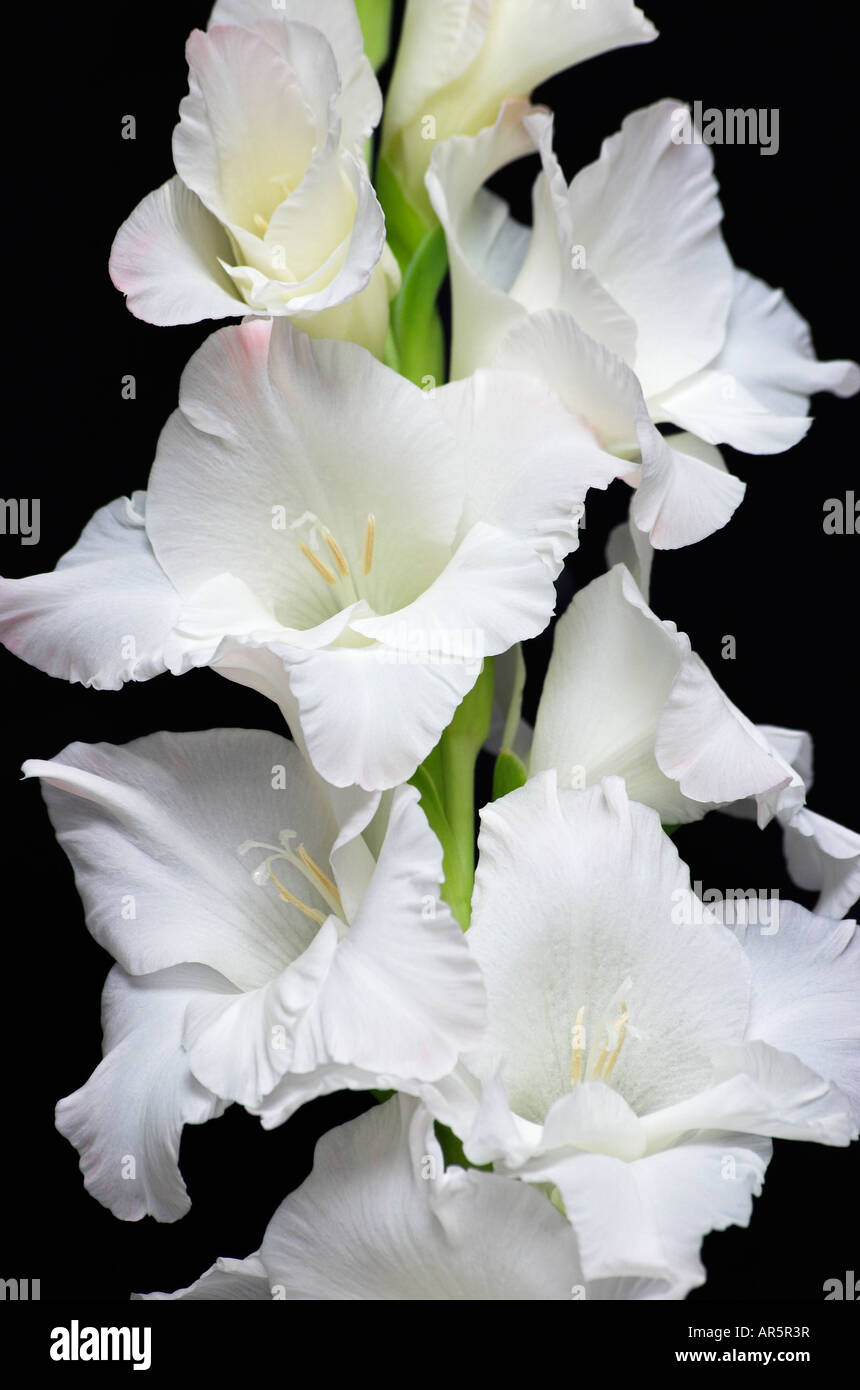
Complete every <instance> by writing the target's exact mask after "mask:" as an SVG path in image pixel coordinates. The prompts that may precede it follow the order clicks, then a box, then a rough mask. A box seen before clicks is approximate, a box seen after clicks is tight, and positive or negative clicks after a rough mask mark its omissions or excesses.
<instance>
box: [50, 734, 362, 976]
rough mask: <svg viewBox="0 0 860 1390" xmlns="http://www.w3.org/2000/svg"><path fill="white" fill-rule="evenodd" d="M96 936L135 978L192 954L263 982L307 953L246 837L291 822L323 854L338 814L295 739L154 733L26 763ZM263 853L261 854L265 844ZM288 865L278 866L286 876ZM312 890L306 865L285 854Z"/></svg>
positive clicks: (293, 885) (298, 923)
mask: <svg viewBox="0 0 860 1390" xmlns="http://www.w3.org/2000/svg"><path fill="white" fill-rule="evenodd" d="M24 772H25V774H26V775H27V776H31V777H32V776H38V777H41V779H42V784H43V790H44V795H45V800H46V802H47V805H48V810H49V813H50V815H51V819H52V822H53V825H54V829H55V831H56V833H57V838H58V840H59V842H60V844H61V845H62V847H63V849H64V850H65V851H66V853H67V854H68V856H69V858H70V859H71V861H72V864H73V867H74V869H75V875H76V883H77V888H78V891H79V893H80V894H81V897H82V899H83V902H84V907H85V910H86V913H87V925H88V926H89V929H90V931H91V932H92V934H93V936H94V937H95V938H96V940H97V941H98V942H99V943H100V944H101V945H103V946H104V947H105V949H106V950H109V951H110V952H111V954H112V955H113V956H115V957H116V959H117V960H118V961H120V963H121V964H122V965H123V966H124V967H125V968H126V969H127V970H129V971H131V972H132V973H134V974H144V973H147V972H150V971H155V970H160V969H162V968H163V967H165V966H170V965H175V964H178V963H180V962H183V961H196V962H200V963H202V964H204V965H209V966H211V967H212V968H213V969H215V970H218V971H219V972H220V973H221V974H222V975H224V976H225V977H226V978H227V979H228V980H230V981H231V982H232V983H233V985H234V986H235V987H236V988H239V989H254V988H258V987H260V986H262V985H264V984H266V983H268V982H269V981H270V980H272V979H273V978H275V977H276V976H277V975H279V974H280V972H281V970H283V969H284V968H285V967H286V966H287V965H288V964H289V963H290V962H291V961H292V960H294V959H295V958H296V957H297V956H299V955H300V954H301V952H302V951H304V950H305V949H306V947H307V945H308V944H309V942H310V940H311V938H312V936H313V933H314V931H315V927H314V924H313V923H312V922H310V921H308V920H307V919H305V918H303V917H302V916H301V915H299V914H298V913H292V914H291V913H290V912H289V911H288V910H285V907H284V904H283V903H282V901H281V900H280V898H279V896H278V894H277V892H276V891H275V889H274V887H272V886H271V885H270V886H269V887H268V888H262V887H258V886H257V884H255V883H254V881H253V879H252V876H251V875H252V871H253V869H254V868H255V867H256V863H255V861H254V860H253V858H251V859H250V861H249V859H248V857H247V856H246V857H244V858H243V857H242V856H240V855H239V853H238V849H239V846H241V845H242V844H243V843H244V842H246V841H248V840H260V841H263V842H268V843H274V844H278V842H279V841H278V837H279V835H280V832H281V830H285V829H291V830H295V831H296V832H297V834H298V836H299V839H300V840H301V841H302V842H303V843H304V844H305V846H306V848H307V851H308V853H309V854H310V855H311V856H312V857H313V859H314V860H315V861H316V862H317V863H318V864H325V863H327V862H328V858H329V853H330V851H331V848H332V845H333V843H334V841H335V838H336V836H337V834H338V829H339V827H338V824H337V821H336V819H335V816H334V814H333V812H332V809H331V806H330V804H329V801H328V797H327V793H326V791H325V788H324V787H323V786H322V784H321V783H320V781H319V779H318V778H316V777H315V776H314V774H313V772H312V770H311V769H310V768H309V767H308V766H307V764H306V763H305V760H304V759H303V758H302V756H301V754H300V753H299V751H298V749H297V748H296V747H295V745H294V744H291V743H289V742H288V740H287V739H285V738H281V737H280V736H279V735H277V734H270V733H261V732H257V731H253V730H248V729H219V730H208V731H207V732H205V733H184V734H151V735H149V736H148V737H146V738H142V739H137V740H135V741H134V742H132V743H130V744H127V745H125V746H124V747H115V746H112V745H110V744H84V743H77V744H71V745H70V746H69V747H68V748H66V749H65V750H64V751H63V752H62V753H61V754H60V755H59V757H58V758H57V759H55V760H54V761H53V762H40V761H37V760H31V761H29V762H27V763H25V764H24ZM257 853H258V856H259V859H262V858H263V851H262V850H260V851H258V852H257ZM281 871H282V872H281ZM278 876H279V877H280V878H282V882H283V883H284V885H285V887H286V888H288V889H289V890H290V891H291V892H293V893H294V894H295V895H296V896H298V897H301V898H304V895H305V894H306V892H307V890H308V885H307V882H306V881H305V879H304V878H303V877H302V875H301V874H300V873H299V872H298V870H296V869H294V868H293V867H292V865H290V864H288V863H283V864H279V875H278Z"/></svg>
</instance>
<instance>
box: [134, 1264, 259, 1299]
mask: <svg viewBox="0 0 860 1390" xmlns="http://www.w3.org/2000/svg"><path fill="white" fill-rule="evenodd" d="M131 1297H132V1300H133V1301H137V1302H144V1303H145V1302H183V1303H208V1302H214V1301H219V1300H226V1301H229V1302H231V1303H240V1302H247V1301H252V1300H253V1301H256V1302H269V1301H270V1300H271V1298H272V1291H271V1288H270V1287H269V1276H268V1274H267V1273H266V1267H265V1265H264V1264H263V1262H262V1260H261V1259H260V1257H259V1255H249V1256H248V1257H247V1259H245V1260H231V1259H230V1258H229V1257H222V1258H220V1259H218V1260H216V1261H215V1263H214V1265H212V1267H211V1268H210V1269H207V1270H206V1273H205V1274H201V1276H200V1278H199V1279H195V1280H194V1283H193V1284H189V1285H188V1287H187V1288H185V1289H177V1290H176V1292H175V1293H133V1294H132V1295H131Z"/></svg>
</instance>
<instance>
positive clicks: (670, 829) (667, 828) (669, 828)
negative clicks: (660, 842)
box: [663, 822, 680, 835]
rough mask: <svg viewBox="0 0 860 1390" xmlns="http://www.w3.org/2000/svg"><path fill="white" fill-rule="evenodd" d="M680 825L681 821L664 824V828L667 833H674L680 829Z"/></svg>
mask: <svg viewBox="0 0 860 1390" xmlns="http://www.w3.org/2000/svg"><path fill="white" fill-rule="evenodd" d="M679 826H680V822H679V824H678V825H664V826H663V829H664V830H665V832H666V834H667V835H674V833H675V831H676V830H677V829H679Z"/></svg>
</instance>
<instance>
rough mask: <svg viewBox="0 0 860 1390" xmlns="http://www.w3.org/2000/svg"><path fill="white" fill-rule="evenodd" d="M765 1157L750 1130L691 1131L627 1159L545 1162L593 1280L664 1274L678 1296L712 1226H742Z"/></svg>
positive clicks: (699, 1276)
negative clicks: (702, 1134) (654, 1150)
mask: <svg viewBox="0 0 860 1390" xmlns="http://www.w3.org/2000/svg"><path fill="white" fill-rule="evenodd" d="M769 1158H770V1145H769V1143H767V1141H763V1140H761V1139H758V1140H757V1139H756V1138H755V1137H753V1136H750V1135H738V1134H725V1135H723V1136H720V1138H719V1139H717V1138H712V1137H697V1138H694V1139H692V1140H689V1141H687V1142H686V1143H683V1144H679V1145H676V1146H675V1147H673V1148H670V1149H666V1150H664V1151H663V1152H662V1153H656V1154H650V1155H648V1156H647V1157H645V1158H640V1159H638V1160H636V1161H635V1162H633V1163H624V1162H622V1161H621V1160H620V1159H617V1158H610V1157H607V1156H605V1155H604V1154H583V1155H582V1156H581V1157H578V1158H576V1159H574V1160H573V1161H568V1162H566V1163H559V1164H558V1165H557V1167H553V1166H552V1165H547V1171H548V1172H550V1173H551V1174H552V1176H553V1178H554V1180H555V1181H556V1182H557V1184H558V1187H559V1191H560V1192H561V1195H562V1198H563V1200H564V1203H565V1209H566V1211H567V1215H568V1218H569V1219H570V1221H571V1222H572V1224H573V1226H574V1228H575V1230H576V1232H577V1238H578V1241H579V1247H580V1251H581V1257H582V1262H583V1267H584V1269H585V1271H586V1274H587V1276H588V1277H589V1278H591V1279H600V1278H606V1277H609V1276H612V1275H616V1276H617V1275H623V1276H627V1277H628V1278H630V1277H633V1276H637V1275H638V1276H640V1277H646V1278H652V1279H653V1278H658V1279H659V1278H660V1277H662V1278H665V1279H668V1280H670V1281H671V1282H672V1283H673V1285H674V1292H673V1297H675V1298H683V1297H684V1296H685V1295H686V1294H687V1293H688V1292H689V1291H690V1289H693V1288H696V1287H697V1286H698V1285H700V1284H703V1283H704V1281H705V1277H706V1276H705V1269H704V1266H703V1265H702V1262H701V1259H700V1257H699V1248H700V1246H701V1242H702V1238H703V1237H704V1236H705V1235H707V1233H708V1232H709V1231H712V1230H718V1231H721V1230H725V1229H726V1227H727V1226H746V1225H747V1224H748V1222H749V1218H750V1214H751V1211H752V1198H753V1197H754V1196H758V1194H759V1193H760V1192H761V1186H762V1181H763V1178H764V1172H765V1168H766V1166H767V1163H768V1160H769Z"/></svg>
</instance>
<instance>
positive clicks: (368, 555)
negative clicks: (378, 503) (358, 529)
mask: <svg viewBox="0 0 860 1390" xmlns="http://www.w3.org/2000/svg"><path fill="white" fill-rule="evenodd" d="M375 541H376V517H375V516H374V514H373V512H370V513H369V514H368V517H367V529H366V530H365V533H364V573H365V574H370V571H371V568H372V566H373V547H374V544H375Z"/></svg>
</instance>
